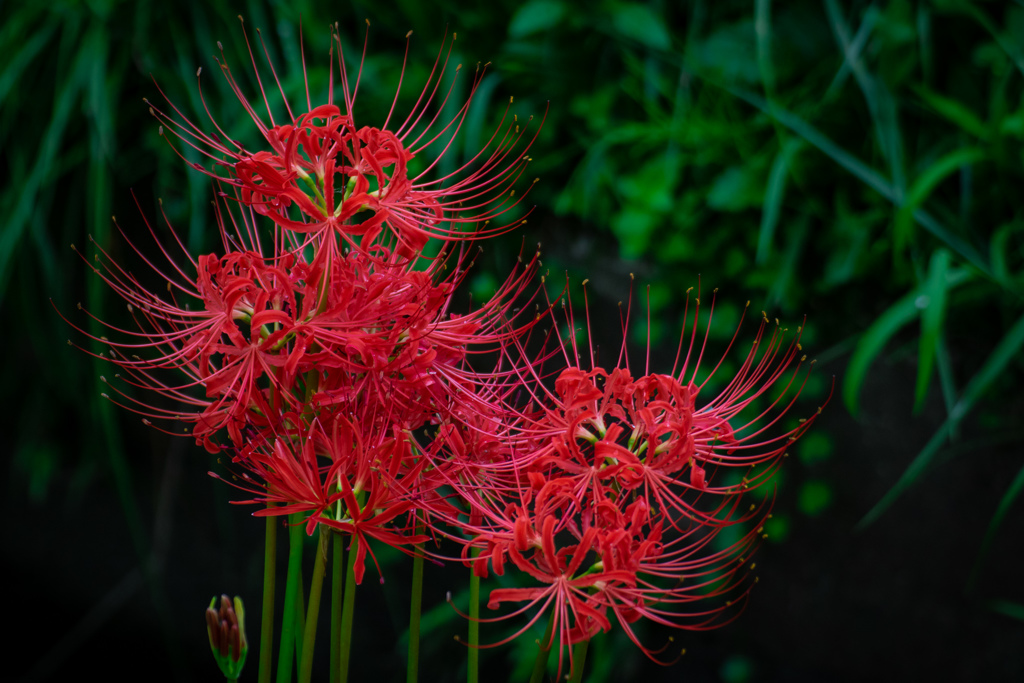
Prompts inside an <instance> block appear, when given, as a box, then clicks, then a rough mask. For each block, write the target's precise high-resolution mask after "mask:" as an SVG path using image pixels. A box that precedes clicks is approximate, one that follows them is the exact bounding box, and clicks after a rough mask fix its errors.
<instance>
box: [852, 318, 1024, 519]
mask: <svg viewBox="0 0 1024 683" xmlns="http://www.w3.org/2000/svg"><path fill="white" fill-rule="evenodd" d="M1022 347H1024V315H1022V316H1021V317H1020V318H1019V319H1018V320H1017V322H1016V323H1014V325H1013V327H1011V328H1010V331H1009V332H1007V333H1006V335H1004V336H1003V338H1002V339H1001V340H1000V341H999V344H997V345H996V348H995V349H993V350H992V353H991V354H989V357H988V358H986V359H985V363H984V364H983V365H982V366H981V369H980V370H978V372H977V373H976V374H975V375H974V377H972V378H971V381H970V382H968V383H967V387H966V388H965V389H964V393H963V395H962V396H961V397H960V400H959V401H958V402H957V404H956V406H954V407H953V411H952V413H950V416H949V417H948V418H946V421H945V422H943V423H942V426H940V427H939V429H938V431H936V432H935V434H934V435H932V438H931V439H930V440H929V441H928V443H927V444H926V445H925V447H924V449H922V451H921V452H920V453H918V454H917V457H915V458H914V460H913V461H912V462H911V463H910V465H909V466H908V467H907V469H906V471H904V472H903V474H902V475H901V476H900V478H899V480H897V482H896V483H895V484H893V486H892V488H891V489H889V490H888V491H887V492H886V494H885V496H883V497H882V500H880V501H878V503H876V504H875V506H874V507H873V508H871V510H869V511H868V513H867V514H866V515H864V517H863V519H861V520H860V522H858V523H857V528H858V529H863V528H864V527H866V526H868V525H869V524H871V523H872V522H874V521H875V520H876V519H878V518H879V517H880V516H881V515H882V513H883V512H885V510H886V509H888V507H889V506H890V505H892V503H893V502H895V500H896V499H897V498H899V497H900V496H901V495H902V494H903V492H904V491H906V490H907V488H909V487H910V486H911V485H912V484H913V483H914V481H916V480H917V478H918V476H920V474H921V473H922V472H924V470H925V469H926V468H927V467H928V465H929V464H930V463H931V460H932V458H934V457H935V454H936V453H938V451H939V449H940V447H941V446H942V445H943V443H944V442H945V439H946V437H947V436H948V435H949V434H950V433H951V431H952V429H953V427H955V426H956V425H957V423H959V422H960V421H961V420H962V419H963V418H964V417H965V416H966V415H967V414H968V413H969V412H970V411H971V410H972V409H973V408H974V405H975V403H977V402H978V399H979V398H981V397H982V396H983V395H984V394H985V392H986V390H987V389H988V387H989V386H990V385H991V384H992V382H993V381H994V380H995V378H996V377H998V376H1000V375H1001V374H1002V373H1003V371H1004V370H1005V369H1006V366H1007V365H1008V364H1009V362H1010V361H1011V360H1013V359H1014V358H1017V357H1018V356H1019V354H1020V352H1021V349H1022Z"/></svg>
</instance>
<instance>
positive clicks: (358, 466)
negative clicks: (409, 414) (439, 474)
mask: <svg viewBox="0 0 1024 683" xmlns="http://www.w3.org/2000/svg"><path fill="white" fill-rule="evenodd" d="M291 417H292V418H293V419H294V420H295V421H296V422H301V418H300V417H299V416H291ZM387 425H388V420H387V419H386V418H384V417H383V416H375V415H373V414H372V411H369V410H366V411H363V412H362V413H361V414H360V415H359V416H357V417H356V418H354V419H353V420H350V419H348V418H346V417H344V416H342V415H339V414H322V415H320V416H318V417H317V418H316V419H315V420H314V421H313V422H312V423H311V424H309V425H308V426H304V427H300V428H298V429H295V430H292V431H291V432H289V433H287V434H281V435H279V436H277V438H275V439H274V440H273V441H272V442H267V441H264V440H260V439H256V440H253V441H250V442H249V443H247V444H246V445H245V446H244V447H243V448H241V449H239V450H238V452H237V454H236V455H235V457H234V458H233V459H232V463H233V465H234V466H235V467H238V468H241V470H242V473H241V476H240V477H236V478H235V479H234V481H233V482H232V483H233V484H234V485H235V486H236V487H238V488H240V489H242V490H245V491H248V492H250V493H254V494H256V497H255V498H252V499H249V500H242V501H237V502H238V503H240V504H246V503H249V504H251V503H256V504H263V505H267V507H266V508H264V509H261V510H258V511H256V512H255V513H253V514H254V515H255V516H257V517H266V516H281V515H288V514H292V513H296V512H304V513H308V516H307V517H306V530H307V533H309V534H312V533H313V531H314V529H315V528H316V527H317V525H323V526H324V527H325V528H328V529H331V530H333V531H335V532H337V533H343V534H346V535H349V536H351V537H352V539H353V541H352V542H353V544H354V545H353V550H354V551H355V552H356V563H355V565H354V572H355V579H356V581H357V583H361V582H362V579H363V575H364V573H365V557H366V554H367V552H370V553H371V554H372V550H370V545H369V540H370V539H376V540H378V541H380V542H382V543H386V544H387V545H390V546H393V547H396V548H399V549H406V546H411V545H415V544H417V543H422V542H424V541H426V540H427V539H428V537H427V536H424V535H422V534H417V533H415V532H414V531H413V529H414V528H415V525H414V524H411V523H407V524H398V523H397V520H398V518H400V517H402V516H403V515H405V516H407V517H410V518H411V517H412V516H413V515H412V514H411V513H412V512H413V507H414V505H415V500H416V499H417V498H422V496H418V495H417V491H416V486H417V482H420V481H421V480H422V478H421V476H420V475H421V472H422V469H423V467H424V466H425V461H424V460H423V459H422V458H419V459H417V458H415V457H413V454H412V451H411V437H410V435H409V434H407V433H405V432H403V431H401V430H400V429H398V428H397V427H394V426H392V427H391V429H390V431H388V429H387ZM211 474H212V473H211ZM213 476H217V475H215V474H214V475H213ZM269 503H277V505H275V506H270V505H268V504H269ZM407 552H408V551H407Z"/></svg>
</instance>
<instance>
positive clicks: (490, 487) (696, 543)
mask: <svg viewBox="0 0 1024 683" xmlns="http://www.w3.org/2000/svg"><path fill="white" fill-rule="evenodd" d="M699 310H700V307H699V299H698V305H697V312H696V314H695V316H694V321H693V325H694V330H693V332H692V333H691V336H690V347H689V349H690V351H688V353H687V355H686V357H685V358H684V359H683V362H682V367H681V369H679V368H676V369H673V371H672V373H671V374H669V375H659V374H651V373H650V372H647V373H646V374H645V375H644V376H642V377H639V378H636V379H634V378H633V376H632V374H631V372H630V369H629V366H628V361H627V360H626V353H625V347H623V353H622V354H621V356H620V364H619V365H618V366H617V367H614V368H612V369H611V370H610V371H609V370H606V369H604V368H601V367H600V366H596V365H595V364H594V361H593V354H591V360H590V363H589V366H590V368H591V369H589V370H585V369H584V368H582V367H581V363H580V359H579V356H578V355H577V354H576V353H575V352H567V353H566V364H567V366H568V367H566V368H565V369H563V370H561V371H560V372H558V373H557V375H556V376H555V377H554V379H553V382H549V381H546V378H545V377H542V376H540V375H539V374H534V375H533V376H531V377H529V378H526V377H524V378H523V380H524V384H525V385H527V386H529V387H530V388H529V390H528V391H527V392H526V393H527V394H528V396H529V404H528V405H527V406H524V407H521V408H520V409H518V410H511V411H510V412H509V414H508V415H507V416H506V418H505V422H506V427H507V433H508V437H507V438H506V441H505V443H506V449H505V451H504V457H502V458H500V459H499V460H498V461H497V462H491V463H486V464H480V463H476V464H473V466H467V465H468V464H469V463H467V462H466V461H467V454H466V449H465V448H464V447H463V446H462V442H461V440H454V444H455V445H454V447H452V448H449V449H444V448H442V449H441V451H440V457H439V458H438V462H439V464H438V468H439V469H440V470H442V471H445V472H447V473H449V476H448V479H447V481H448V483H449V485H451V486H452V487H453V488H454V489H456V490H457V491H458V493H459V498H460V499H461V501H463V503H462V505H463V507H462V508H461V510H460V512H461V513H462V514H461V515H459V516H457V517H456V518H454V519H451V520H449V521H450V523H452V524H454V525H455V526H456V527H457V528H459V529H460V530H461V538H462V539H463V543H464V547H465V551H464V553H463V560H464V561H466V562H468V563H472V565H473V567H474V571H475V572H476V573H477V574H479V575H481V576H486V575H487V574H488V573H489V571H490V570H493V571H494V572H495V573H497V574H502V573H504V572H505V570H506V568H507V565H508V563H509V562H511V564H513V565H514V566H515V567H516V568H517V569H519V570H520V571H521V572H522V573H523V575H525V576H528V577H529V578H530V579H531V582H532V583H534V584H535V585H534V586H533V587H523V588H500V589H496V590H494V591H492V592H491V594H490V600H489V603H488V604H489V606H490V607H491V608H498V607H499V606H500V605H501V604H502V603H520V606H519V607H518V608H516V609H515V610H514V611H512V612H511V613H510V614H508V615H505V616H501V617H497V618H495V619H491V620H492V621H494V620H502V619H505V618H508V617H510V616H514V615H519V614H522V613H524V612H531V611H532V617H531V618H530V619H529V621H528V623H527V624H526V625H525V626H523V627H522V628H521V629H520V630H519V631H517V632H516V633H514V634H513V635H512V636H510V637H509V638H506V639H505V640H504V641H501V642H507V641H508V640H510V639H512V638H515V637H517V636H519V635H520V634H522V633H523V632H524V631H525V630H526V629H528V628H529V627H530V626H532V625H533V624H534V623H535V622H536V621H537V620H539V619H540V618H541V616H542V615H543V614H548V619H549V620H550V621H551V624H552V629H551V630H552V639H555V638H557V642H558V643H560V644H561V645H563V646H564V645H568V644H571V643H576V642H578V641H581V640H588V639H590V638H591V637H592V636H593V635H594V634H595V633H597V632H598V631H607V630H608V629H609V628H611V623H612V619H614V620H616V621H617V622H618V623H619V624H620V625H621V627H622V628H623V630H624V631H625V632H626V633H627V634H628V635H629V637H630V638H631V639H632V640H633V641H634V642H635V643H636V644H637V645H638V646H639V647H640V648H641V649H642V650H643V651H644V652H645V653H646V654H647V655H648V656H651V657H652V658H654V656H655V655H656V654H658V652H660V650H659V651H654V650H651V649H650V648H648V647H646V646H644V645H642V644H641V643H640V641H639V639H638V637H637V635H636V633H635V631H634V629H633V627H632V624H633V623H634V622H635V621H636V620H638V619H639V618H641V617H644V618H646V619H648V620H650V621H653V622H656V623H660V624H664V625H668V626H674V627H678V628H687V629H707V628H714V627H717V626H721V625H722V624H724V623H727V622H728V621H729V620H731V619H732V618H734V617H735V616H736V615H737V614H738V612H739V609H740V608H741V607H742V605H743V604H744V602H745V599H746V597H747V594H748V592H749V590H750V587H751V586H752V583H753V582H752V581H749V580H747V575H748V573H749V570H750V569H751V568H752V565H751V564H749V562H748V560H749V558H750V556H751V554H752V553H753V552H754V551H755V550H756V548H757V546H758V545H759V543H760V540H761V538H762V537H763V536H764V529H763V524H764V522H765V521H766V519H767V518H768V517H769V516H770V515H769V511H770V504H771V498H770V497H768V496H765V495H764V494H763V492H761V493H760V494H759V495H753V491H754V490H755V489H757V488H759V487H761V486H762V485H764V484H766V483H767V482H768V481H769V480H770V478H771V476H772V475H773V474H774V472H775V470H776V469H777V468H778V467H779V465H780V464H781V461H782V458H783V457H784V456H785V455H786V449H787V448H788V447H789V445H790V444H791V443H792V442H793V441H794V440H796V439H797V438H798V437H799V436H800V435H801V434H802V433H803V432H804V431H806V430H807V429H808V428H809V426H810V425H811V423H812V422H813V421H814V417H816V416H817V414H816V415H815V416H812V418H811V419H808V420H800V421H799V422H796V423H795V425H794V426H793V427H792V428H791V429H789V430H788V431H785V430H783V431H781V433H779V434H777V435H775V436H771V437H768V436H765V432H766V430H768V429H769V428H771V427H772V426H773V425H775V424H776V423H778V422H779V421H780V420H781V419H782V418H783V416H784V415H785V414H786V413H787V412H788V410H789V409H790V408H791V407H792V405H793V403H794V401H795V399H796V397H797V395H798V394H799V392H800V389H801V388H802V386H803V383H804V382H806V378H807V375H806V374H804V375H803V378H802V379H800V377H799V371H800V367H801V364H802V363H803V361H804V360H805V356H803V355H802V353H801V351H802V349H801V346H800V344H799V334H797V335H796V337H795V338H793V339H791V340H789V341H786V334H785V333H786V330H783V329H780V328H779V327H778V326H777V325H776V326H775V327H774V328H771V325H770V323H769V322H768V320H767V319H765V320H763V321H762V323H761V326H760V329H759V331H758V334H757V336H756V337H755V339H754V340H753V342H752V344H751V348H750V351H749V353H748V355H747V358H746V360H745V361H744V363H743V364H742V366H741V367H740V369H739V371H738V372H737V373H736V374H735V375H734V376H733V377H732V378H731V379H730V380H729V382H728V383H727V384H726V386H725V387H724V389H722V390H721V391H720V393H719V394H718V396H717V397H715V398H713V399H711V400H710V401H708V402H706V403H705V404H704V405H703V406H700V407H698V405H697V398H698V395H699V394H700V392H701V390H702V388H703V387H704V386H706V385H707V383H708V382H709V380H710V379H711V376H712V375H714V371H712V372H711V373H710V374H708V376H707V377H704V378H703V379H702V380H701V382H700V384H698V383H697V377H698V371H699V369H700V368H699V366H700V356H702V355H703V349H704V346H705V345H706V342H707V337H706V335H705V338H704V340H703V342H702V343H701V344H700V347H699V349H698V351H697V358H696V360H695V361H694V362H693V364H692V365H693V367H692V368H691V367H690V366H691V353H692V351H693V350H694V345H695V344H694V343H695V342H696V341H697V336H696V328H697V325H698V320H699ZM568 322H569V326H568V329H570V330H573V329H574V328H573V326H572V320H571V318H570V320H569V321H568ZM769 329H771V334H770V335H768V336H766V332H767V331H768V330H769ZM624 332H625V330H624ZM588 337H589V335H588ZM734 341H735V337H734ZM561 346H562V347H563V348H568V349H570V350H574V349H577V348H578V344H577V340H576V338H575V334H573V336H572V338H571V339H569V340H563V343H562V344H561ZM681 349H682V341H681V342H680V350H681ZM677 365H678V359H677ZM525 367H527V368H529V369H536V366H534V365H530V364H525ZM716 369H717V368H716ZM549 385H553V389H550V388H549ZM819 413H820V410H819ZM733 425H735V426H733ZM446 465H447V467H446ZM733 472H734V473H735V474H732V473H733ZM729 527H736V528H737V529H738V530H739V533H738V534H733V536H734V538H733V540H730V541H728V542H721V541H720V540H719V539H718V538H717V537H718V536H719V535H720V534H721V532H723V531H724V530H725V529H727V528H729ZM471 548H475V549H476V550H477V551H478V552H479V554H478V555H477V557H476V558H475V559H471V557H470V555H471V554H470V552H469V551H470V549H471ZM549 645H550V643H549ZM559 669H560V670H561V657H560V660H559Z"/></svg>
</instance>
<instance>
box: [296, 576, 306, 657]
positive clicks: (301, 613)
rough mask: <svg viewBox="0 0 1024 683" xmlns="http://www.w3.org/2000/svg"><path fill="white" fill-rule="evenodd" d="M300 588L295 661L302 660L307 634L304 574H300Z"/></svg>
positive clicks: (298, 590)
mask: <svg viewBox="0 0 1024 683" xmlns="http://www.w3.org/2000/svg"><path fill="white" fill-rule="evenodd" d="M297 583H298V586H297V587H296V589H295V628H294V629H293V632H294V633H295V661H296V662H298V661H300V660H301V659H302V635H303V634H304V633H305V632H306V610H305V608H303V605H304V604H306V593H305V590H306V589H305V587H304V585H303V583H302V572H299V580H298V582H297Z"/></svg>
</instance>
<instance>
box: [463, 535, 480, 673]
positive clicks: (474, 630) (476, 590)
mask: <svg viewBox="0 0 1024 683" xmlns="http://www.w3.org/2000/svg"><path fill="white" fill-rule="evenodd" d="M469 554H470V556H471V557H473V558H474V559H475V558H476V557H477V556H478V555H479V554H480V549H479V548H476V547H473V548H470V550H469ZM479 646H480V577H479V576H477V575H476V572H474V571H473V569H472V567H471V568H470V570H469V652H468V654H467V657H468V660H467V662H466V681H467V683H479V681H480V647H479Z"/></svg>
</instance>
